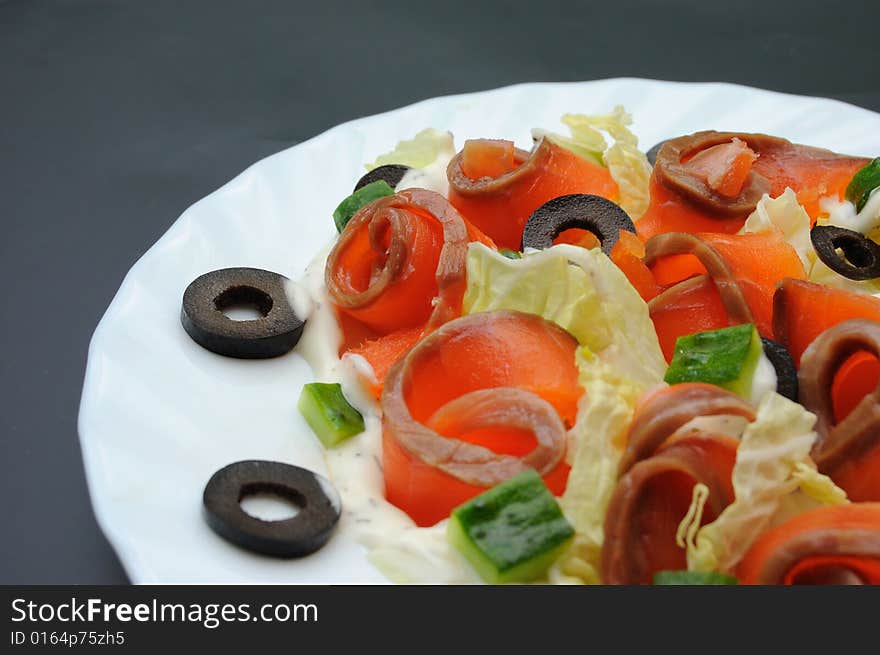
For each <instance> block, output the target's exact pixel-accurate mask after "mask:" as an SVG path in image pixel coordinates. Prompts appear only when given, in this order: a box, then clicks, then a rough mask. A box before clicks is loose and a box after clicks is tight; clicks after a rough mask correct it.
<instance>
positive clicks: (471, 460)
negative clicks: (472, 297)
mask: <svg viewBox="0 0 880 655" xmlns="http://www.w3.org/2000/svg"><path fill="white" fill-rule="evenodd" d="M576 348H577V341H576V340H575V339H574V337H572V336H571V335H570V334H568V333H567V332H566V331H565V330H563V329H562V328H560V327H558V326H557V325H556V324H554V323H551V322H549V321H546V320H545V319H543V318H541V317H539V316H536V315H534V314H524V313H521V312H515V311H497V312H484V313H478V314H471V315H468V316H463V317H461V318H458V319H455V320H453V321H450V322H448V323H446V324H445V325H443V326H441V327H440V328H438V329H437V330H435V331H434V332H432V333H431V334H429V335H428V336H426V337H425V338H424V339H422V340H421V341H419V342H418V344H416V345H415V346H414V347H413V348H412V349H411V350H410V351H409V352H407V354H406V355H405V356H404V357H403V359H401V360H400V361H399V362H397V364H395V365H394V367H392V369H391V371H390V372H389V374H388V377H387V379H386V381H385V387H384V390H383V392H382V401H381V405H382V427H383V442H382V444H383V471H384V475H385V491H386V497H387V499H388V500H389V501H390V502H391V503H393V504H394V505H397V506H398V507H400V508H401V509H402V510H404V511H405V512H406V513H407V514H409V515H410V517H411V518H412V519H413V520H414V521H415V522H416V523H417V524H418V525H433V524H434V523H436V522H437V521H439V520H441V519H443V518H445V517H447V516H448V515H449V512H450V511H451V510H452V508H454V507H456V506H457V505H459V504H461V503H462V502H464V501H466V500H467V499H469V498H471V497H473V496H475V495H477V494H479V493H481V492H482V491H485V490H486V489H487V488H489V487H492V486H494V485H496V484H499V483H500V482H503V481H504V480H507V479H508V478H510V477H513V476H514V475H516V474H518V473H520V472H522V471H523V470H525V469H526V468H533V469H535V470H536V471H537V472H538V473H539V474H540V475H541V476H543V477H544V480H545V482H546V483H547V485H548V487H549V488H550V489H551V491H553V492H555V493H556V494H557V495H558V494H561V493H562V491H563V489H564V488H565V482H566V479H567V476H568V465H567V464H565V462H564V461H563V456H564V453H565V434H566V429H567V427H568V426H571V425H572V423H573V422H574V419H575V415H576V413H577V402H578V399H579V398H580V396H581V394H582V393H583V390H582V388H581V387H580V385H579V383H578V379H577V368H576V366H575V349H576ZM536 362H541V365H540V366H536V365H535V363H536Z"/></svg>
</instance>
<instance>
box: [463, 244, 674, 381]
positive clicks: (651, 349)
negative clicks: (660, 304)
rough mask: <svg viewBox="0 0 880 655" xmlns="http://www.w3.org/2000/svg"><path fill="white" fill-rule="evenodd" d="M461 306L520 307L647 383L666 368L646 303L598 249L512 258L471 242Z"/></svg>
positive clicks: (557, 249)
mask: <svg viewBox="0 0 880 655" xmlns="http://www.w3.org/2000/svg"><path fill="white" fill-rule="evenodd" d="M463 304H464V312H465V313H466V314H473V313H476V312H486V311H493V310H498V309H514V310H518V311H521V312H528V313H531V314H537V315H538V316H542V317H544V318H546V319H547V320H549V321H553V322H554V323H556V324H557V325H559V326H560V327H562V328H564V329H565V330H567V331H568V332H569V333H571V335H572V336H573V337H574V338H575V339H577V341H578V343H580V344H581V345H582V346H586V347H587V348H589V350H590V352H592V353H597V354H598V355H599V356H600V358H601V359H602V360H603V361H613V362H614V364H615V366H617V367H618V368H617V372H618V374H619V375H621V376H625V377H627V378H629V379H631V380H633V381H634V382H637V383H640V384H642V385H644V386H647V385H651V384H655V383H656V382H658V381H660V380H662V379H663V374H664V372H665V371H666V360H665V359H664V358H663V353H662V352H661V351H660V346H659V344H658V341H657V333H656V332H655V330H654V324H653V323H652V322H651V318H650V316H649V315H648V306H647V304H645V301H644V300H642V298H641V297H640V296H639V294H638V292H636V290H635V289H634V288H633V287H632V285H631V284H630V283H629V280H627V279H626V276H625V275H624V274H623V273H622V272H621V271H620V269H619V268H617V266H615V265H614V263H613V262H612V261H611V260H610V259H608V257H607V256H606V255H605V254H604V253H603V252H602V251H601V250H599V249H598V248H594V249H592V250H587V249H585V248H579V247H578V246H572V245H568V244H560V245H556V246H553V247H552V248H548V249H546V250H541V251H534V252H527V253H525V255H524V256H523V258H522V259H508V258H507V257H504V256H503V255H500V254H498V253H497V252H495V251H494V250H492V249H490V248H487V247H486V246H484V245H482V244H480V243H471V244H470V245H469V246H468V255H467V291H466V292H465V295H464V303H463Z"/></svg>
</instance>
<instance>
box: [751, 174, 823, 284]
mask: <svg viewBox="0 0 880 655" xmlns="http://www.w3.org/2000/svg"><path fill="white" fill-rule="evenodd" d="M810 225H811V223H810V215H809V214H807V212H806V210H805V209H804V208H803V207H802V206H801V204H800V203H799V202H798V199H797V195H796V194H795V192H794V191H792V190H791V189H789V188H786V189H785V192H783V194H782V195H781V196H779V197H777V198H771V197H770V196H769V195H768V194H766V193H765V194H764V196H763V197H762V198H761V200H759V201H758V205H757V206H756V207H755V211H753V212H752V213H751V214H750V215H749V217H748V218H747V219H746V222H745V225H743V227H742V229H741V230H740V234H746V233H749V232H768V231H770V230H773V229H774V228H778V229H780V230H782V233H783V235H785V240H786V241H787V242H788V244H789V245H790V246H791V247H792V248H794V249H795V251H796V252H797V254H798V257H800V258H801V261H802V262H803V264H804V270H805V271H809V270H810V267H811V266H812V265H813V262H814V261H815V259H816V252H815V250H813V242H812V240H811V239H810Z"/></svg>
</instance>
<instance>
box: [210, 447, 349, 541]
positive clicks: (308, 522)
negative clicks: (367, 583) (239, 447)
mask: <svg viewBox="0 0 880 655" xmlns="http://www.w3.org/2000/svg"><path fill="white" fill-rule="evenodd" d="M256 493H272V494H275V495H278V496H281V497H282V498H286V499H288V500H290V501H291V502H293V503H294V504H295V505H296V506H297V507H299V513H298V514H297V515H296V516H293V517H291V518H289V519H283V520H280V521H264V520H262V519H258V518H256V517H254V516H251V515H250V514H248V513H247V512H245V511H244V510H243V509H242V508H241V501H242V499H243V498H246V497H247V496H250V495H253V494H256ZM202 503H203V505H204V516H205V520H206V521H207V523H208V525H209V526H211V529H212V530H213V531H214V532H216V533H217V534H218V535H220V536H221V537H223V538H224V539H226V540H228V541H231V542H232V543H234V544H237V545H238V546H241V547H242V548H246V549H247V550H251V551H254V552H256V553H262V554H264V555H272V556H273V557H302V556H304V555H308V554H310V553H313V552H315V551H316V550H318V549H319V548H321V547H322V546H323V545H324V544H326V543H327V541H328V540H329V539H330V536H331V535H332V533H333V529H334V528H335V527H336V523H337V522H338V521H339V516H340V514H341V511H342V503H341V501H340V499H339V494H338V493H337V491H336V489H335V488H334V487H333V485H332V484H331V483H330V481H329V480H327V479H326V478H324V477H323V476H320V475H318V474H317V473H313V472H312V471H309V470H308V469H304V468H300V467H299V466H292V465H290V464H282V463H281V462H267V461H261V460H246V461H243V462H235V463H233V464H229V465H228V466H224V467H223V468H222V469H220V470H219V471H217V472H216V473H215V474H214V475H212V476H211V479H210V480H208V484H207V485H205V492H204V494H203V496H202Z"/></svg>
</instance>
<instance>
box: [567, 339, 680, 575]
mask: <svg viewBox="0 0 880 655" xmlns="http://www.w3.org/2000/svg"><path fill="white" fill-rule="evenodd" d="M611 348H612V349H613V348H614V346H612V347H611ZM615 355H616V352H614V351H612V352H608V351H606V352H604V353H602V356H599V355H595V354H593V353H592V352H591V351H590V350H589V348H587V347H582V348H580V349H579V350H578V352H577V355H576V362H577V366H578V372H579V374H578V381H579V382H580V384H581V386H582V387H583V388H584V395H583V396H582V397H581V400H580V404H579V406H578V417H577V421H576V422H575V425H574V427H572V429H571V431H570V433H569V437H570V440H571V446H570V447H569V450H568V453H569V463H570V464H571V471H570V472H569V475H568V484H567V485H566V487H565V493H564V494H563V496H562V499H561V500H560V504H561V506H562V509H563V511H564V512H565V515H566V517H567V518H568V520H569V521H570V522H571V524H572V525H573V526H574V528H575V538H574V542H573V543H572V545H571V547H570V548H569V550H568V551H567V552H566V553H565V555H563V556H562V557H561V558H560V559H559V560H558V561H557V562H556V563H555V564H554V565H553V567H551V580H554V578H555V580H554V581H556V582H581V583H585V584H598V583H599V582H600V581H601V580H600V577H599V560H600V555H601V551H602V544H603V542H604V523H605V513H606V511H607V508H608V503H609V502H610V501H611V496H612V495H613V494H614V489H615V488H616V487H617V472H618V468H619V465H620V458H621V457H622V456H623V451H624V447H625V444H626V433H627V430H628V429H629V424H630V422H631V421H632V417H633V413H634V412H635V407H636V402H637V401H638V399H639V397H640V396H641V395H642V394H643V393H644V392H645V391H646V390H647V388H648V385H646V384H645V382H647V381H645V382H642V383H639V382H636V381H633V380H632V379H631V378H629V377H628V376H627V375H625V374H620V373H619V372H618V368H617V366H616V365H615V364H616V362H615V360H616V356H615ZM603 357H604V360H605V361H603ZM661 383H662V382H661V379H660V378H657V379H656V380H654V384H661ZM650 386H653V385H650Z"/></svg>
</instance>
